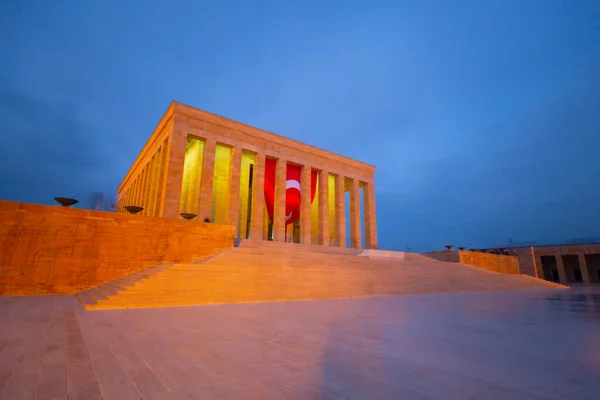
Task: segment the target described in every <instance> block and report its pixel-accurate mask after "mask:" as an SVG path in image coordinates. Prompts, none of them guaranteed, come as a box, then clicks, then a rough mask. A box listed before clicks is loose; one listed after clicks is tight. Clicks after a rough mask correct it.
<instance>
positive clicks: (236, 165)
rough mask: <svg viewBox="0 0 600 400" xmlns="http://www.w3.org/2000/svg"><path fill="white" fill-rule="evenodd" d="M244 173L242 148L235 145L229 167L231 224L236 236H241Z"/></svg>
mask: <svg viewBox="0 0 600 400" xmlns="http://www.w3.org/2000/svg"><path fill="white" fill-rule="evenodd" d="M241 173H242V148H241V147H237V146H236V147H234V148H233V149H232V151H231V168H229V174H230V179H229V225H233V226H234V227H235V236H236V237H239V236H240V227H239V226H238V225H239V224H238V222H239V221H238V219H239V215H240V174H241Z"/></svg>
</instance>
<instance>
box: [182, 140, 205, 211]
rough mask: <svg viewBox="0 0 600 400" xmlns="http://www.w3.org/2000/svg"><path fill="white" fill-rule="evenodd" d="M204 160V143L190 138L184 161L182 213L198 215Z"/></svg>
mask: <svg viewBox="0 0 600 400" xmlns="http://www.w3.org/2000/svg"><path fill="white" fill-rule="evenodd" d="M203 159H204V141H203V140H200V139H195V138H188V140H187V145H186V149H185V158H184V161H183V181H182V184H181V200H180V205H179V210H180V212H189V213H194V214H196V213H198V205H199V199H200V179H201V177H202V161H203Z"/></svg>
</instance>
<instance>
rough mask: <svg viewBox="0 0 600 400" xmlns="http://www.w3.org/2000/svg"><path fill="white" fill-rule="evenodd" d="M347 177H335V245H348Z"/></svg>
mask: <svg viewBox="0 0 600 400" xmlns="http://www.w3.org/2000/svg"><path fill="white" fill-rule="evenodd" d="M345 180H346V178H345V177H344V176H343V175H338V176H336V178H335V224H336V230H335V245H336V246H339V247H346V204H345V203H346V184H345Z"/></svg>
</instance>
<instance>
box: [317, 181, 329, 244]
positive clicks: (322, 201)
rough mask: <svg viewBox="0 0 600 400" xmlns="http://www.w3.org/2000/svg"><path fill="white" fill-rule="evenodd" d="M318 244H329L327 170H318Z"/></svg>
mask: <svg viewBox="0 0 600 400" xmlns="http://www.w3.org/2000/svg"><path fill="white" fill-rule="evenodd" d="M318 187H319V244H321V245H323V246H329V171H327V170H321V171H320V172H319V184H318Z"/></svg>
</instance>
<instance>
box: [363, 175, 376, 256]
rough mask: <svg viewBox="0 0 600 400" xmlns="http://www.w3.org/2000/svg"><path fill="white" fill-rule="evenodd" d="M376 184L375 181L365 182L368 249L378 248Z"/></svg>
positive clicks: (366, 243) (366, 240)
mask: <svg viewBox="0 0 600 400" xmlns="http://www.w3.org/2000/svg"><path fill="white" fill-rule="evenodd" d="M374 186H375V185H374V184H373V182H367V183H365V186H364V187H363V193H364V208H365V210H364V213H365V245H366V247H367V249H377V220H376V217H375V216H376V214H375V187H374Z"/></svg>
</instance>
